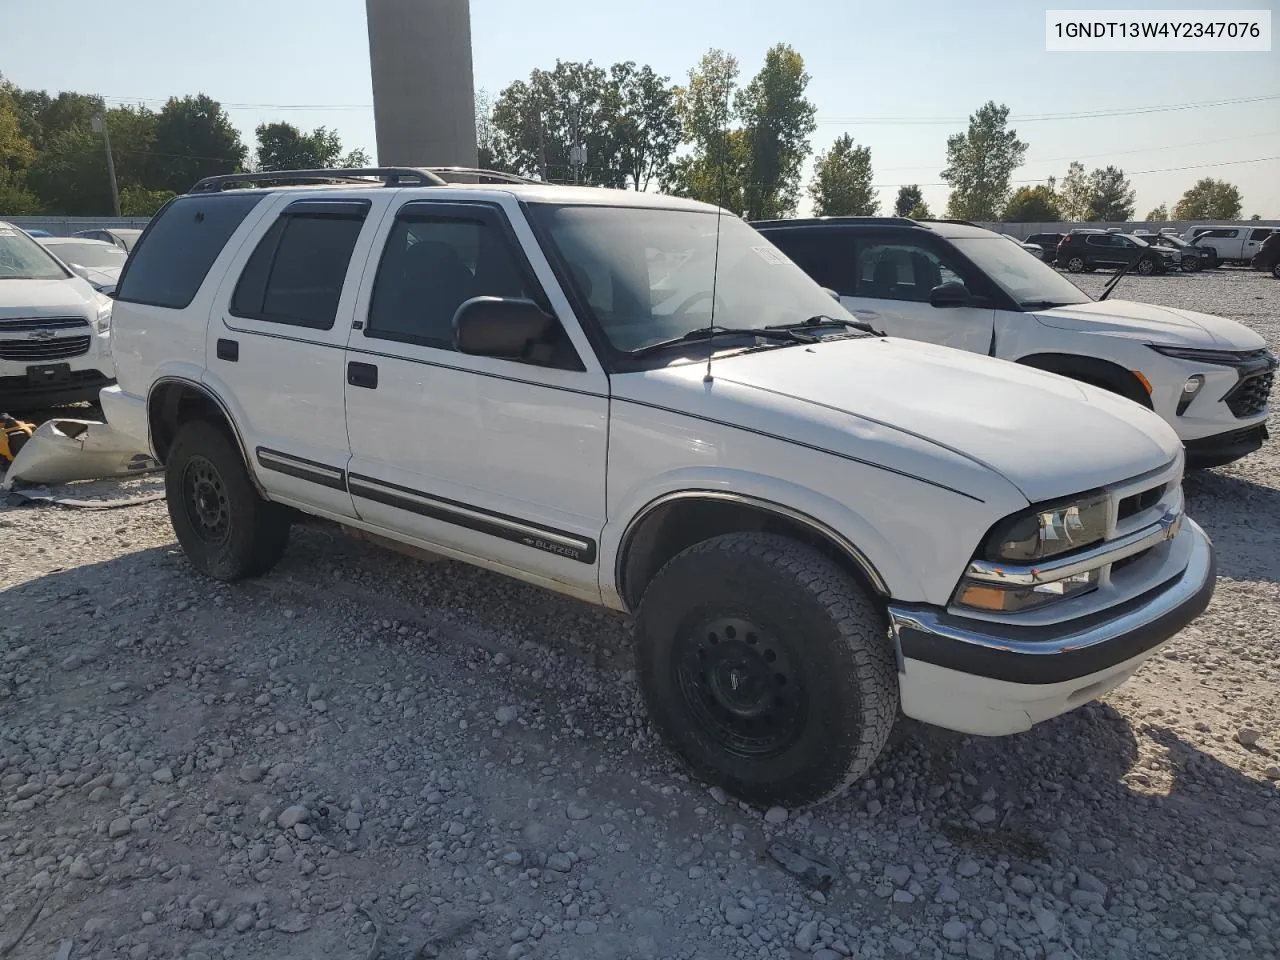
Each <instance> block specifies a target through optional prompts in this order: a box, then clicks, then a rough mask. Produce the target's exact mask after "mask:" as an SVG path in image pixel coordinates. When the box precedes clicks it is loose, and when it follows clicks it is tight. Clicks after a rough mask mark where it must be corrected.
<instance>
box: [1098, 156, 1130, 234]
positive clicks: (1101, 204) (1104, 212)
mask: <svg viewBox="0 0 1280 960" xmlns="http://www.w3.org/2000/svg"><path fill="white" fill-rule="evenodd" d="M1134 197H1135V193H1134V190H1133V187H1132V186H1130V184H1129V179H1128V178H1127V177H1126V176H1125V175H1124V171H1123V170H1121V169H1120V168H1119V167H1110V166H1109V167H1099V168H1098V169H1097V170H1094V171H1093V172H1092V173H1090V174H1089V219H1090V220H1092V221H1101V222H1104V223H1121V222H1124V221H1126V220H1132V219H1133V201H1134Z"/></svg>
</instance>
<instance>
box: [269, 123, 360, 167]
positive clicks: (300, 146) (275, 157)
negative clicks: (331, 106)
mask: <svg viewBox="0 0 1280 960" xmlns="http://www.w3.org/2000/svg"><path fill="white" fill-rule="evenodd" d="M253 133H254V136H255V137H256V138H257V140H258V150H257V161H258V166H257V169H259V170H324V169H327V168H330V167H335V166H338V165H339V164H338V158H339V157H340V156H341V155H342V140H341V138H340V137H339V136H338V132H337V131H336V130H330V129H328V128H326V127H316V129H314V130H312V131H311V132H310V133H304V132H303V131H301V130H299V129H298V128H297V127H295V126H294V125H293V124H291V123H284V122H280V121H277V122H275V123H261V124H259V125H258V126H257V128H256V129H255V130H254V131H253Z"/></svg>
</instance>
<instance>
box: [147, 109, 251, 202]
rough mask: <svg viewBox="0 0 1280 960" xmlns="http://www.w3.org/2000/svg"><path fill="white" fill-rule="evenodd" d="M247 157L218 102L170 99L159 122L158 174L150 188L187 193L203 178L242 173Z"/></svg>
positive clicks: (160, 115) (236, 133)
mask: <svg viewBox="0 0 1280 960" xmlns="http://www.w3.org/2000/svg"><path fill="white" fill-rule="evenodd" d="M247 153H248V150H247V149H246V147H245V145H244V144H243V143H242V142H241V140H240V132H239V131H238V130H236V128H235V127H234V126H233V125H232V123H231V119H230V118H229V117H228V116H227V114H226V112H225V111H224V110H223V109H222V105H221V104H220V103H218V101H217V100H214V99H213V98H211V97H208V96H206V95H205V94H203V93H200V94H196V95H195V96H193V97H192V96H188V97H170V98H169V101H168V102H167V103H166V104H165V105H164V107H163V109H161V111H160V113H159V116H158V117H157V118H156V138H155V158H156V167H157V174H156V177H155V179H154V180H153V181H152V182H151V183H150V184H148V186H150V187H151V188H153V189H160V190H172V191H173V192H175V193H185V192H186V191H188V190H190V189H191V187H192V185H193V184H194V183H195V182H196V181H197V180H199V179H201V178H202V177H209V176H214V175H216V174H220V173H234V172H236V171H237V170H239V169H241V168H242V167H243V166H244V161H245V157H246V155H247Z"/></svg>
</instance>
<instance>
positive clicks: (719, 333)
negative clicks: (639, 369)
mask: <svg viewBox="0 0 1280 960" xmlns="http://www.w3.org/2000/svg"><path fill="white" fill-rule="evenodd" d="M728 336H735V337H759V338H761V339H764V340H775V341H779V342H788V343H813V340H814V338H813V337H806V336H802V335H801V334H798V333H796V332H795V331H794V330H787V329H783V328H780V327H699V328H698V329H696V330H690V331H689V332H688V333H685V334H682V335H680V336H678V337H672V338H671V339H670V340H659V341H658V342H657V343H651V344H648V345H647V346H643V347H640V348H639V349H638V350H632V351H631V356H633V357H647V356H649V354H651V353H657V352H659V351H660V350H666V349H668V348H669V347H677V346H679V345H680V344H682V343H694V342H697V341H699V340H711V339H714V338H715V337H728Z"/></svg>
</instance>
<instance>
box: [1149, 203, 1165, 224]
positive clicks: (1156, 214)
mask: <svg viewBox="0 0 1280 960" xmlns="http://www.w3.org/2000/svg"><path fill="white" fill-rule="evenodd" d="M1168 219H1169V208H1168V207H1166V206H1165V205H1164V204H1163V203H1162V204H1160V206H1158V207H1153V208H1152V209H1151V210H1150V211H1149V212H1148V213H1147V220H1148V222H1153V221H1156V220H1168Z"/></svg>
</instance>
